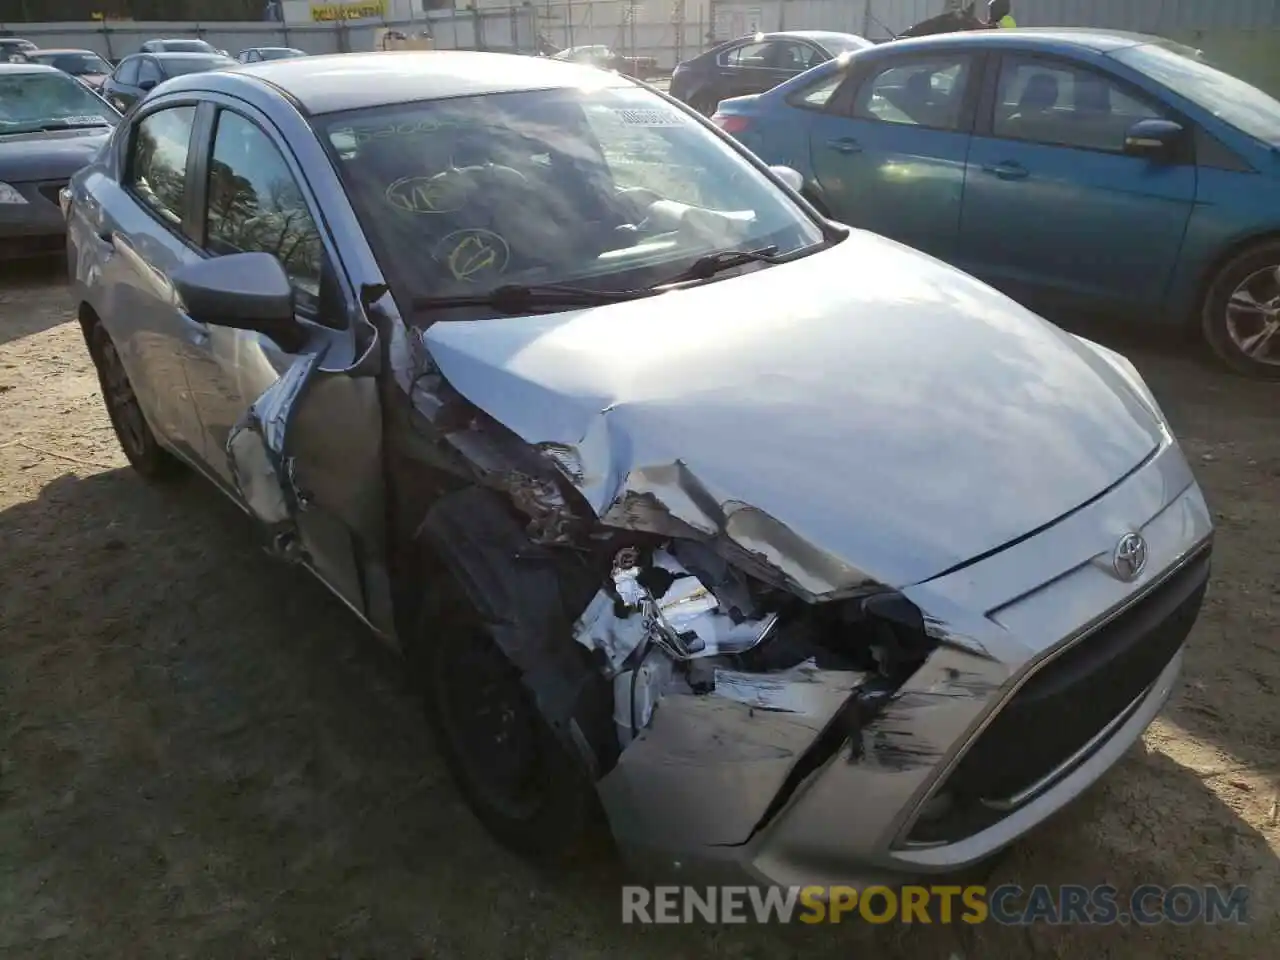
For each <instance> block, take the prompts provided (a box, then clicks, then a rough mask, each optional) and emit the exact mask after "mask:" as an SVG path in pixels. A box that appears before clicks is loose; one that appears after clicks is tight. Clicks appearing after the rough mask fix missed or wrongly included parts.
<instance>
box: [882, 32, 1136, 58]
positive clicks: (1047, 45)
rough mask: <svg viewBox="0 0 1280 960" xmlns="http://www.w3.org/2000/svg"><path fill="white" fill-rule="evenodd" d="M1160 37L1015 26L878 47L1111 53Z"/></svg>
mask: <svg viewBox="0 0 1280 960" xmlns="http://www.w3.org/2000/svg"><path fill="white" fill-rule="evenodd" d="M1159 39H1160V38H1159V37H1155V36H1151V35H1149V34H1145V33H1129V32H1127V31H1124V30H1095V29H1091V28H1089V27H1015V28H1012V29H1007V30H961V31H958V32H956V33H935V34H933V35H931V36H927V37H907V38H905V39H902V40H894V41H892V42H891V43H886V44H881V45H879V46H878V47H876V50H877V51H882V50H902V49H903V48H905V47H907V46H920V47H934V46H942V47H948V46H981V47H988V46H989V47H1002V46H1011V47H1019V46H1020V47H1033V48H1035V49H1038V50H1046V51H1053V50H1057V51H1059V52H1068V51H1071V50H1080V49H1085V50H1093V51H1095V52H1097V53H1110V52H1111V51H1113V50H1122V49H1124V48H1126V47H1136V46H1140V45H1141V44H1144V43H1154V42H1156V41H1158V40H1159Z"/></svg>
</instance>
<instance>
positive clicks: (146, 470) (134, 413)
mask: <svg viewBox="0 0 1280 960" xmlns="http://www.w3.org/2000/svg"><path fill="white" fill-rule="evenodd" d="M85 339H86V340H87V341H88V343H89V355H90V356H91V357H92V358H93V365H94V366H95V367H96V368H97V370H98V385H99V386H100V387H101V389H102V402H103V404H104V405H105V406H106V408H107V416H108V417H110V418H111V427H112V429H113V430H115V433H116V440H118V441H119V443H120V449H121V450H122V451H124V455H125V457H126V458H127V459H128V461H129V464H130V466H132V467H133V469H135V470H136V471H138V473H140V474H142V476H144V477H146V478H147V479H148V480H167V479H170V478H172V477H174V476H177V475H179V474H180V473H181V472H182V464H181V463H179V461H178V460H177V458H176V457H174V456H173V454H171V453H170V452H169V451H168V450H166V449H164V447H162V446H160V443H159V441H157V440H156V437H155V434H154V433H152V432H151V427H150V426H149V425H148V424H147V419H146V417H145V416H144V415H143V413H142V406H141V405H140V404H139V403H138V397H137V395H136V394H135V393H134V392H133V384H132V383H130V382H129V375H128V374H127V373H126V372H125V369H124V364H123V363H122V362H121V361H120V354H119V353H118V352H117V350H116V345H115V343H113V342H112V340H111V335H110V334H108V333H107V331H106V328H104V327H103V326H102V324H101V323H98V322H95V323H93V325H92V326H90V327H89V329H88V331H86V334H85Z"/></svg>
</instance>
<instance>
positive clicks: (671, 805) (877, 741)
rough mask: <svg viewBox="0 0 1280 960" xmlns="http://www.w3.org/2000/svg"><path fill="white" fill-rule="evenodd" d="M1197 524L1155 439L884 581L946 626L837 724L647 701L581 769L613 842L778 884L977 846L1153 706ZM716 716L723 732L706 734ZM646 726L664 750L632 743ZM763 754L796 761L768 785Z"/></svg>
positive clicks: (1057, 797)
mask: <svg viewBox="0 0 1280 960" xmlns="http://www.w3.org/2000/svg"><path fill="white" fill-rule="evenodd" d="M1131 531H1137V532H1140V533H1142V535H1143V537H1144V538H1145V539H1146V542H1147V545H1148V561H1147V565H1146V568H1145V569H1144V570H1143V572H1142V573H1141V575H1140V576H1139V577H1138V578H1137V579H1136V580H1135V581H1133V582H1124V581H1122V580H1121V579H1119V578H1118V577H1117V576H1116V575H1115V573H1114V572H1113V571H1112V570H1111V557H1112V550H1113V548H1114V546H1115V544H1116V543H1117V541H1118V540H1119V538H1120V537H1122V536H1123V535H1124V534H1125V533H1128V532H1131ZM1211 537H1212V522H1211V519H1210V515H1209V511H1208V509H1207V507H1206V505H1205V503H1204V499H1203V497H1202V495H1201V493H1200V490H1199V488H1198V487H1197V486H1196V484H1195V482H1194V478H1193V477H1192V474H1191V471H1190V468H1189V467H1188V465H1187V463H1186V461H1185V459H1184V458H1183V456H1182V454H1181V452H1180V451H1179V449H1178V447H1177V446H1176V444H1174V443H1172V442H1168V443H1166V444H1165V445H1164V446H1163V447H1162V448H1161V449H1160V450H1159V451H1158V452H1157V453H1156V454H1155V455H1154V456H1153V457H1152V458H1151V459H1150V460H1149V461H1148V462H1147V463H1146V464H1144V465H1143V466H1142V467H1141V468H1140V469H1139V470H1137V471H1136V472H1135V473H1133V474H1131V475H1130V476H1129V477H1128V478H1126V479H1125V480H1124V481H1123V482H1122V483H1121V484H1119V485H1118V486H1117V487H1116V488H1114V489H1112V490H1111V491H1109V492H1108V493H1107V494H1106V495H1104V496H1103V497H1101V498H1099V499H1098V500H1096V501H1094V502H1093V503H1091V504H1089V505H1087V506H1085V507H1084V508H1082V509H1080V510H1078V511H1076V512H1075V513H1074V514H1072V515H1070V516H1068V517H1066V518H1064V519H1063V520H1061V521H1060V522H1058V523H1057V524H1055V525H1054V526H1052V527H1050V528H1048V529H1046V530H1044V531H1042V532H1041V533H1039V534H1037V535H1035V536H1033V537H1031V538H1029V539H1027V540H1024V541H1022V542H1020V543H1018V544H1016V545H1014V546H1012V547H1009V548H1007V549H1005V550H1003V551H1001V552H1000V553H997V554H995V555H993V556H990V557H988V558H986V559H984V560H981V561H979V562H978V563H975V564H973V565H971V566H968V567H965V568H963V569H961V570H959V571H956V572H954V573H952V574H949V575H946V576H944V577H941V578H939V579H937V580H933V581H929V582H927V583H924V584H920V585H918V586H916V587H912V588H908V589H907V590H905V591H903V592H904V593H906V595H907V596H908V597H909V599H911V600H912V601H913V602H914V603H916V605H917V606H918V607H920V609H922V610H923V611H925V613H926V616H927V617H928V618H929V620H930V625H931V626H930V629H931V632H933V633H934V634H935V635H936V636H938V637H939V638H940V639H942V640H943V641H944V642H943V643H942V645H940V646H939V648H938V649H937V650H936V651H935V652H934V653H933V654H932V655H931V656H930V658H929V660H928V661H927V662H926V663H925V665H924V666H923V667H922V668H921V669H920V670H919V671H918V672H917V673H916V674H915V675H914V676H913V677H912V678H911V679H910V680H909V681H908V682H907V683H906V684H905V685H904V686H903V687H902V688H901V689H900V690H899V691H898V692H897V693H896V694H895V695H894V696H893V698H892V699H891V701H890V702H888V703H887V704H886V705H885V706H884V708H883V709H882V710H881V711H880V712H879V713H878V714H877V715H876V716H875V717H874V719H873V720H872V721H870V722H869V723H867V724H866V725H865V726H864V727H862V728H861V729H860V730H858V731H857V732H856V733H855V734H854V735H853V736H851V737H843V735H842V737H840V738H836V739H835V740H834V741H832V739H831V738H830V736H829V733H830V730H831V728H832V725H833V724H834V722H835V721H836V720H837V719H838V714H839V711H838V708H830V709H828V708H826V707H820V708H818V710H817V711H815V714H814V715H813V716H811V717H810V718H808V720H809V721H810V723H809V726H810V729H808V730H806V731H805V734H804V736H803V738H801V737H799V735H798V734H797V735H795V736H792V737H780V736H778V731H779V730H782V729H784V728H783V727H782V726H779V721H778V719H777V716H776V715H764V716H762V715H761V714H760V713H759V712H758V711H757V712H756V713H755V714H751V713H750V711H745V712H742V713H741V714H735V715H733V716H732V717H728V716H727V715H726V714H725V711H724V710H720V711H718V714H717V715H718V718H719V722H720V727H719V729H717V730H714V731H709V732H707V733H706V734H705V736H704V737H703V738H698V737H695V736H694V735H692V734H691V733H690V732H689V731H687V730H686V731H684V732H683V733H682V734H681V735H680V736H678V737H677V736H673V735H671V734H670V733H666V732H664V730H663V729H662V721H663V716H662V714H663V711H664V710H668V709H670V708H671V707H672V706H673V705H672V704H670V703H667V702H664V704H663V706H662V709H660V710H659V712H658V714H657V716H656V718H655V723H654V727H653V729H652V731H650V737H651V740H650V745H646V744H639V745H633V747H632V748H630V749H629V750H628V751H626V752H624V754H623V756H622V759H621V760H620V762H619V764H618V766H617V767H616V768H615V769H614V770H613V771H611V772H610V773H609V774H608V775H607V776H606V777H605V778H604V779H603V780H602V781H601V783H600V789H601V796H602V798H603V800H604V802H605V807H606V810H607V811H608V813H609V816H610V820H611V822H612V824H613V827H614V833H615V836H616V837H617V839H618V842H619V844H620V847H621V849H622V850H623V852H624V855H626V856H627V857H628V858H629V859H630V860H631V861H632V862H633V864H634V865H635V866H636V867H637V868H639V869H641V870H643V871H645V872H647V873H649V874H653V875H660V876H662V877H664V878H666V879H668V880H678V881H679V882H682V883H687V882H691V880H692V878H693V877H695V876H696V877H698V878H699V879H704V880H707V881H711V880H713V879H719V880H721V881H723V882H731V881H732V880H738V881H741V880H743V879H746V880H749V881H751V882H762V883H774V884H781V885H785V886H807V885H834V884H849V885H853V886H863V887H865V886H867V885H869V884H877V883H888V884H892V883H901V882H906V881H907V880H910V879H913V878H922V877H927V876H929V875H939V874H944V875H945V874H950V873H956V872H962V871H965V870H966V869H968V868H970V867H973V866H975V865H977V864H980V863H981V862H983V861H985V860H987V859H988V858H990V857H991V856H992V855H993V854H995V853H997V852H998V851H999V850H1000V849H1002V848H1003V847H1005V846H1007V845H1008V844H1010V843H1012V842H1013V841H1015V840H1017V839H1018V838H1019V837H1021V836H1022V835H1024V834H1025V833H1027V832H1028V831H1029V830H1031V829H1032V828H1033V827H1035V826H1036V825H1037V824H1039V823H1041V822H1043V821H1044V820H1045V819H1046V818H1048V817H1049V816H1051V815H1052V814H1054V813H1055V812H1057V811H1058V810H1060V809H1062V808H1063V807H1064V806H1066V805H1067V804H1069V803H1070V802H1071V801H1072V800H1073V799H1075V798H1076V797H1077V796H1079V794H1080V793H1081V792H1082V791H1083V790H1085V789H1086V788H1087V787H1088V786H1089V785H1090V784H1092V783H1093V782H1094V781H1096V780H1097V779H1098V778H1099V777H1100V776H1102V774H1103V773H1105V772H1106V771H1107V770H1108V769H1109V768H1110V767H1111V766H1113V765H1114V764H1115V763H1116V762H1117V761H1118V760H1119V759H1120V757H1121V756H1122V755H1123V754H1124V752H1125V751H1126V750H1127V749H1128V748H1129V747H1130V746H1131V745H1132V744H1133V743H1134V742H1135V741H1136V740H1137V739H1138V738H1139V737H1140V736H1141V734H1142V731H1143V730H1144V729H1145V728H1146V727H1147V725H1148V724H1149V723H1150V722H1151V720H1152V719H1153V718H1154V717H1155V716H1156V715H1157V714H1158V713H1159V711H1160V709H1161V708H1162V707H1163V705H1164V704H1165V702H1166V701H1167V700H1168V698H1169V696H1170V694H1171V692H1172V690H1173V688H1174V685H1175V682H1176V679H1177V677H1178V674H1179V671H1180V670H1181V665H1182V659H1183V657H1182V647H1183V643H1184V641H1185V637H1186V635H1187V633H1188V631H1189V630H1190V627H1191V624H1192V623H1193V622H1194V619H1195V616H1196V614H1197V613H1198V611H1199V608H1200V604H1201V601H1202V598H1203V593H1204V586H1205V582H1206V581H1207V578H1208V572H1209V551H1210V545H1211ZM829 686H830V690H829V691H828V692H829V693H832V694H834V693H835V692H836V690H837V689H838V684H830V685H829ZM1091 704H1093V705H1094V709H1092V710H1091V709H1090V705H1091ZM674 707H675V710H677V711H679V710H682V709H685V706H684V705H683V704H676V705H674ZM823 709H825V710H826V711H827V712H826V713H825V714H821V716H822V719H821V721H820V722H816V723H815V722H812V721H813V720H814V717H816V716H818V714H819V713H820V712H821V710H823ZM1055 718H1056V719H1057V720H1058V721H1059V722H1058V723H1054V722H1053V720H1054V719H1055ZM698 719H700V720H704V721H705V719H706V718H705V717H700V718H698ZM771 724H772V725H771ZM799 726H800V727H802V728H803V727H804V726H805V724H804V723H803V722H801V723H800V724H799ZM730 737H732V738H733V741H732V742H733V743H734V748H733V749H732V750H727V749H725V748H717V749H716V751H715V752H712V750H711V749H710V748H709V747H710V745H716V744H724V743H727V742H730V741H729V738H730ZM664 738H665V740H666V741H667V743H666V749H665V752H660V751H658V750H656V749H654V748H653V747H652V746H651V744H652V743H654V742H660V741H662V740H663V739H664ZM824 738H826V743H823V740H824ZM704 739H705V741H706V743H705V744H704V743H703V742H701V741H702V740H704ZM800 739H803V746H797V744H798V742H799V740H800ZM637 746H639V747H640V748H641V749H637ZM703 749H705V750H706V751H707V752H706V754H705V755H704V756H701V757H698V756H697V753H696V751H699V750H703ZM644 750H648V751H649V752H648V753H647V754H646V753H644V752H643V751H644ZM770 751H772V753H771V752H770ZM726 754H729V755H730V757H729V759H728V760H727V761H726V760H724V759H723V757H724V756H725V755H726ZM815 754H819V755H817V756H815ZM695 758H696V759H698V762H696V763H695V762H692V761H694V760H695ZM735 761H736V762H735ZM682 764H687V766H685V769H684V770H679V769H678V768H679V767H680V766H681V765H682ZM673 765H674V767H675V768H677V769H676V770H675V772H674V773H673V772H672V769H671V768H672V767H673ZM806 765H807V766H806ZM780 766H786V767H787V768H789V769H790V770H791V771H795V770H797V769H805V773H804V775H803V777H802V778H801V779H800V780H799V782H798V783H797V782H794V778H793V782H792V783H790V784H789V785H788V786H786V788H785V789H784V790H780V789H779V786H780V784H782V783H783V780H782V779H781V778H779V777H778V770H779V768H780ZM673 789H674V796H673V795H672V791H673ZM765 795H768V796H769V798H770V802H769V804H768V806H767V809H766V810H764V811H763V812H764V813H765V816H763V817H761V816H760V813H761V812H762V811H761V808H760V803H759V800H760V797H762V796H765ZM780 800H781V802H779V801H780ZM708 810H710V811H711V813H710V814H708V812H707V811H708ZM655 811H656V812H655ZM748 823H751V824H754V826H752V827H751V828H750V829H749V830H746V829H744V828H743V826H742V825H743V824H748Z"/></svg>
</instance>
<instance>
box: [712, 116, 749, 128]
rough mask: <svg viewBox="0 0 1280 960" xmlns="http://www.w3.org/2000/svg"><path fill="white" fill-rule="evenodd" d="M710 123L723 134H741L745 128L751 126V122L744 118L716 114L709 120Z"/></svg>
mask: <svg viewBox="0 0 1280 960" xmlns="http://www.w3.org/2000/svg"><path fill="white" fill-rule="evenodd" d="M711 122H712V123H714V124H715V125H716V126H717V127H719V128H720V129H721V130H723V131H724V132H725V133H741V132H742V131H743V130H745V129H747V127H749V126H751V121H750V120H748V119H747V118H746V117H738V116H733V115H725V114H722V113H717V114H716V115H715V116H713V117H712V118H711Z"/></svg>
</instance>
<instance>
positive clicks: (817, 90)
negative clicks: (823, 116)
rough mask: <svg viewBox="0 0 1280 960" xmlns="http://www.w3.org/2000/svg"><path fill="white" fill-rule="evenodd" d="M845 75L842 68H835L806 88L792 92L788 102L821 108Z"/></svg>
mask: <svg viewBox="0 0 1280 960" xmlns="http://www.w3.org/2000/svg"><path fill="white" fill-rule="evenodd" d="M847 75H848V74H847V73H846V72H845V71H844V70H837V71H835V72H834V73H832V74H831V76H829V77H825V78H824V79H822V80H819V81H818V82H817V83H814V84H812V85H810V86H809V88H808V89H807V90H802V91H800V92H799V93H793V94H792V95H791V100H790V102H791V103H792V104H793V105H794V106H797V107H806V108H808V109H810V110H821V109H823V108H824V107H826V105H827V103H828V102H829V101H830V100H831V97H832V96H833V95H834V94H835V92H836V91H837V90H839V89H840V84H842V83H844V81H845V77H846V76H847Z"/></svg>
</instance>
